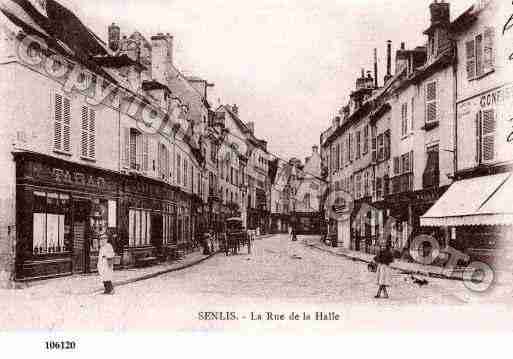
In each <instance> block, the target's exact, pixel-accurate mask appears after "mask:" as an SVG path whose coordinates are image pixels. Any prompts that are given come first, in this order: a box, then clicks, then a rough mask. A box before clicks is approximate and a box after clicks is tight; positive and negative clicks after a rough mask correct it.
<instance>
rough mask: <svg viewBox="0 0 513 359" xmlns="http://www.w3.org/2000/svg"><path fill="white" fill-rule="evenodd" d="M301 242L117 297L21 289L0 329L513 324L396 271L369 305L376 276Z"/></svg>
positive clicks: (456, 288) (268, 242)
mask: <svg viewBox="0 0 513 359" xmlns="http://www.w3.org/2000/svg"><path fill="white" fill-rule="evenodd" d="M303 239H304V238H303V237H300V240H299V241H298V242H291V241H290V239H289V237H288V236H285V235H279V236H274V237H271V238H266V239H263V240H257V241H255V244H254V246H253V253H252V254H251V255H247V254H241V255H238V256H229V257H226V256H225V255H224V254H218V255H217V256H215V257H214V258H212V259H210V260H208V261H205V262H203V263H201V264H199V265H196V266H193V267H191V268H188V269H185V270H182V271H179V272H174V273H169V274H165V275H162V276H159V277H157V278H153V279H149V280H146V281H141V282H137V283H134V284H129V285H125V286H119V287H117V288H116V294H115V295H114V296H104V295H100V294H70V295H62V296H57V297H55V298H53V299H51V300H49V299H48V297H42V298H37V295H35V294H34V291H33V290H32V291H31V295H30V296H27V295H26V292H25V291H24V290H19V291H10V292H8V291H7V292H3V293H1V294H0V295H2V297H3V298H2V300H1V303H0V310H1V312H2V313H3V314H2V316H1V317H2V319H1V323H0V326H1V327H2V328H4V329H22V328H33V329H35V328H40V329H51V330H70V329H86V330H121V331H123V330H130V329H153V330H164V329H166V330H229V329H246V328H247V329H248V330H250V331H258V330H264V329H271V328H272V329H280V328H281V329H285V328H286V329H287V330H294V328H295V327H296V326H297V329H298V330H299V329H301V330H304V328H305V326H304V325H303V326H301V325H298V323H299V321H296V322H291V321H280V322H276V321H267V320H263V321H252V320H251V312H252V311H253V312H255V313H263V314H264V317H265V312H273V313H283V314H286V315H288V314H289V313H290V312H292V311H294V312H297V313H302V312H309V313H313V315H315V312H317V311H323V312H332V311H335V312H336V313H338V314H340V315H341V317H342V318H341V320H339V321H330V322H326V321H312V323H311V325H309V326H308V327H309V328H310V330H322V329H328V330H329V329H332V330H334V329H344V328H346V327H351V328H353V329H354V328H361V329H364V328H365V329H369V328H370V329H372V328H375V329H379V328H380V327H381V325H380V323H385V322H389V323H388V324H389V325H390V321H396V323H397V325H399V326H400V327H403V326H406V327H408V326H411V325H415V327H417V328H419V329H423V328H424V329H436V325H437V324H436V322H437V321H436V319H434V318H436V316H433V315H432V314H433V312H436V313H439V314H440V313H442V315H443V313H445V314H447V315H449V316H450V317H451V318H455V321H454V325H455V326H456V327H457V328H466V329H469V330H472V329H473V328H472V326H471V325H472V324H471V323H474V322H476V321H477V320H478V318H477V317H480V318H481V317H483V319H484V318H487V317H488V318H489V316H490V315H493V316H495V317H498V318H499V319H502V320H500V321H499V322H498V321H497V320H495V323H493V324H492V322H491V321H488V322H483V323H485V324H483V323H482V324H480V329H482V328H483V326H485V327H486V325H487V324H486V323H489V325H493V328H495V327H497V326H498V325H499V326H500V325H501V323H502V322H504V325H505V326H507V325H508V323H509V320H510V319H511V314H509V313H508V310H509V309H510V308H511V306H510V305H509V304H507V303H503V304H497V303H495V304H494V306H493V308H492V306H487V305H486V304H480V306H479V311H478V314H477V317H476V312H477V311H474V310H473V305H472V303H470V304H468V303H467V302H468V294H464V293H466V292H468V291H467V290H466V289H465V288H464V287H463V284H462V283H458V282H455V281H447V280H440V279H429V284H428V285H426V286H423V287H419V286H418V285H416V284H414V283H412V282H411V281H407V280H405V279H407V276H405V275H403V274H400V273H399V272H394V276H393V286H392V288H391V290H390V295H391V299H389V300H385V299H374V295H375V291H376V285H375V278H374V274H372V273H369V272H368V271H367V267H366V265H365V263H360V262H353V261H351V260H348V259H345V258H341V257H338V256H335V255H332V254H329V253H326V252H323V251H320V250H316V249H313V248H310V247H306V246H305V244H304V241H303ZM56 283H58V282H56ZM52 285H55V283H52V282H48V283H46V284H45V287H46V289H44V290H45V291H48V287H50V288H51V286H52ZM474 305H476V304H474ZM426 308H429V310H426ZM422 310H426V312H425V313H430V314H423V312H422ZM207 311H208V312H235V315H236V317H237V319H238V320H231V321H225V320H200V317H201V314H200V312H207ZM509 312H510V310H509ZM70 313H73V315H70ZM472 313H473V314H472ZM507 313H508V314H507ZM397 318H400V320H399V321H397ZM421 323H422V324H421ZM248 324H250V325H248ZM444 329H449V328H444ZM476 329H477V328H476Z"/></svg>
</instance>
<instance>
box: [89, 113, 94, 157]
mask: <svg viewBox="0 0 513 359" xmlns="http://www.w3.org/2000/svg"><path fill="white" fill-rule="evenodd" d="M89 158H96V112H95V111H94V110H92V109H91V110H89Z"/></svg>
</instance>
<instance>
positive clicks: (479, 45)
mask: <svg viewBox="0 0 513 359" xmlns="http://www.w3.org/2000/svg"><path fill="white" fill-rule="evenodd" d="M482 75H483V35H481V34H479V35H477V36H476V76H477V77H479V76H482Z"/></svg>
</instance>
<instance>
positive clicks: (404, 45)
mask: <svg viewBox="0 0 513 359" xmlns="http://www.w3.org/2000/svg"><path fill="white" fill-rule="evenodd" d="M405 48H406V44H405V43H404V42H401V50H404V49H405Z"/></svg>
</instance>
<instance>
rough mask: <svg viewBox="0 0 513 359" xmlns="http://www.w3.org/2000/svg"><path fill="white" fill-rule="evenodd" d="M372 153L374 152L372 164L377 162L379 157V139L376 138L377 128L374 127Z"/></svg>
mask: <svg viewBox="0 0 513 359" xmlns="http://www.w3.org/2000/svg"><path fill="white" fill-rule="evenodd" d="M371 151H372V162H376V161H377V159H378V157H377V138H376V128H375V127H372V144H371Z"/></svg>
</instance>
